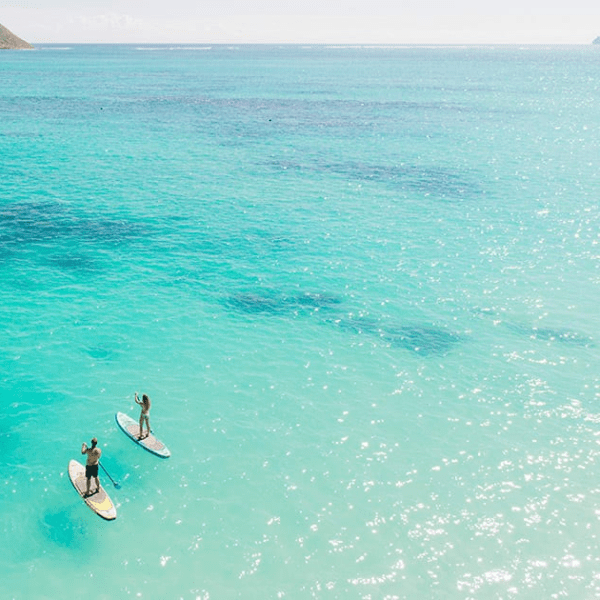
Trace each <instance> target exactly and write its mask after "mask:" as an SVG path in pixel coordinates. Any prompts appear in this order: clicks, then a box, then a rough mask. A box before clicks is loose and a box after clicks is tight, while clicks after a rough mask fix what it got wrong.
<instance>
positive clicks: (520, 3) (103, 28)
mask: <svg viewBox="0 0 600 600" xmlns="http://www.w3.org/2000/svg"><path fill="white" fill-rule="evenodd" d="M0 23H1V24H2V25H4V26H5V27H7V28H8V29H10V30H11V31H12V32H13V33H14V34H16V35H18V36H19V37H21V38H23V39H24V40H26V41H28V42H30V43H32V44H36V43H38V44H40V43H164V44H170V43H188V44H210V43H215V44H216V43H297V44H488V43H490V44H589V43H591V42H592V40H594V39H595V38H596V37H598V36H600V0H494V1H489V0H363V1H359V0H160V1H159V0H104V1H99V0H0Z"/></svg>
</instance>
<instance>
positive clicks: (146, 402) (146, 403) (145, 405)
mask: <svg viewBox="0 0 600 600" xmlns="http://www.w3.org/2000/svg"><path fill="white" fill-rule="evenodd" d="M135 403H136V404H139V405H140V406H141V407H142V413H141V414H140V436H139V438H138V439H140V440H143V439H144V437H148V436H149V435H150V405H151V404H152V403H151V402H150V398H149V397H148V396H147V394H143V395H142V399H141V401H140V399H139V398H138V393H137V392H136V393H135ZM144 421H145V422H146V428H147V430H148V431H147V432H146V435H145V436H144V435H143V433H144V431H143V429H144Z"/></svg>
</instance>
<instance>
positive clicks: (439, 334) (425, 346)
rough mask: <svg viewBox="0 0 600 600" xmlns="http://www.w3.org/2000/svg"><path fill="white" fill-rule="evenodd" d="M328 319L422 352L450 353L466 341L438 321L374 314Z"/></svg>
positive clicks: (418, 352) (395, 346)
mask: <svg viewBox="0 0 600 600" xmlns="http://www.w3.org/2000/svg"><path fill="white" fill-rule="evenodd" d="M329 322H333V323H334V324H335V325H337V326H338V327H339V328H340V329H342V330H343V331H347V332H350V333H353V334H355V335H369V336H372V337H376V338H378V339H379V340H380V341H382V342H384V343H387V344H389V345H390V346H391V347H393V348H403V349H405V350H410V351H411V352H414V353H416V354H419V355H421V356H435V355H443V354H447V353H448V352H450V351H451V350H453V349H454V348H455V347H456V346H457V345H458V344H460V343H462V342H463V341H464V336H462V335H460V334H458V333H456V332H454V331H451V330H449V329H447V328H445V327H441V326H435V325H394V324H390V323H384V322H382V321H381V320H380V319H377V318H375V317H346V318H343V319H336V320H334V321H331V320H329Z"/></svg>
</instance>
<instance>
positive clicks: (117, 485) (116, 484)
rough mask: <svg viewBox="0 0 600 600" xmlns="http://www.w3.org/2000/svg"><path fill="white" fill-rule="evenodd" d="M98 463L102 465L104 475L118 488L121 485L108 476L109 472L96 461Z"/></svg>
mask: <svg viewBox="0 0 600 600" xmlns="http://www.w3.org/2000/svg"><path fill="white" fill-rule="evenodd" d="M98 464H99V465H100V466H101V467H102V470H103V471H104V472H105V473H106V475H107V476H108V478H109V479H110V480H111V481H112V483H113V485H114V486H115V487H116V488H117V489H119V488H120V487H121V486H120V485H119V484H118V483H117V482H116V481H115V480H114V479H113V478H112V477H111V476H110V473H109V472H108V471H107V470H106V469H105V468H104V465H103V464H102V463H101V462H100V461H98Z"/></svg>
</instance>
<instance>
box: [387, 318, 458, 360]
mask: <svg viewBox="0 0 600 600" xmlns="http://www.w3.org/2000/svg"><path fill="white" fill-rule="evenodd" d="M382 338H383V339H384V340H386V341H388V342H390V344H391V345H392V346H393V347H395V348H404V349H405V350H411V351H412V352H415V353H417V354H421V355H424V356H432V355H441V354H447V353H448V352H450V351H451V350H452V349H453V348H454V347H455V346H456V345H457V344H459V343H460V342H461V341H462V336H461V335H459V334H457V333H454V332H452V331H449V330H448V329H445V328H443V327H435V326H419V325H414V326H405V327H399V328H393V329H388V330H385V331H384V332H383V334H382Z"/></svg>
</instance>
